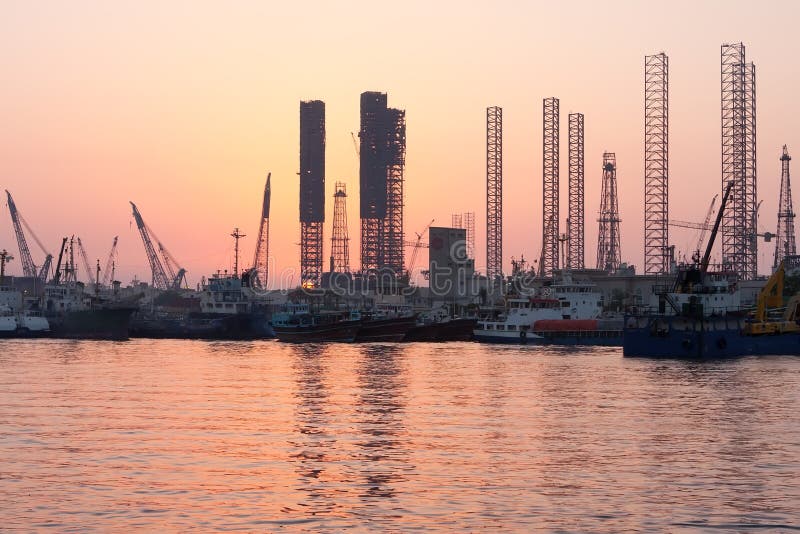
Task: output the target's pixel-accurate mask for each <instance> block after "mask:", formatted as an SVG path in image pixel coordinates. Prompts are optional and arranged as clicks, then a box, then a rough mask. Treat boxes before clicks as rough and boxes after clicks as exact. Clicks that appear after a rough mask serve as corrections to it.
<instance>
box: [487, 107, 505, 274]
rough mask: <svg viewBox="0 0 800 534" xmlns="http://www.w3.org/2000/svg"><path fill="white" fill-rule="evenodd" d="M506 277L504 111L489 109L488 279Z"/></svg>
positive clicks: (494, 108) (499, 108) (497, 108)
mask: <svg viewBox="0 0 800 534" xmlns="http://www.w3.org/2000/svg"><path fill="white" fill-rule="evenodd" d="M502 276H503V108H501V107H499V106H492V107H488V108H486V277H487V278H488V280H489V281H490V283H491V282H492V281H494V280H495V279H497V278H500V277H502Z"/></svg>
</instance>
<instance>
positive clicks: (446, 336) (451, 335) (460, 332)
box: [403, 319, 478, 342]
mask: <svg viewBox="0 0 800 534" xmlns="http://www.w3.org/2000/svg"><path fill="white" fill-rule="evenodd" d="M477 322H478V321H477V319H452V320H450V321H443V322H441V323H432V324H426V325H419V326H415V327H414V328H412V329H411V330H409V331H408V332H406V335H405V337H404V338H403V341H428V342H440V341H470V340H472V331H473V330H475V325H476V324H477Z"/></svg>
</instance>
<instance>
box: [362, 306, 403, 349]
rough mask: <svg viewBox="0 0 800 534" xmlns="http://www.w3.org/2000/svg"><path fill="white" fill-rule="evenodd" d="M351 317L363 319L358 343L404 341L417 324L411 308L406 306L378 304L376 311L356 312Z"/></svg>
mask: <svg viewBox="0 0 800 534" xmlns="http://www.w3.org/2000/svg"><path fill="white" fill-rule="evenodd" d="M351 316H352V317H353V318H359V317H360V319H361V326H360V327H359V329H358V333H357V334H356V338H355V341H356V343H370V342H373V343H374V342H398V341H403V339H404V338H405V336H406V334H407V333H408V331H409V330H411V329H412V328H414V326H416V324H417V319H416V317H415V316H414V312H413V311H412V309H411V306H408V305H406V304H389V303H377V304H376V305H375V309H374V310H371V311H367V312H355V313H354V314H351Z"/></svg>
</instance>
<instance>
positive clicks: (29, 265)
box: [6, 189, 53, 283]
mask: <svg viewBox="0 0 800 534" xmlns="http://www.w3.org/2000/svg"><path fill="white" fill-rule="evenodd" d="M6 195H7V196H8V211H9V213H10V214H11V223H12V224H13V225H14V234H16V237H17V245H18V246H19V255H20V258H21V260H22V273H23V274H24V275H25V276H29V277H31V278H38V279H39V281H41V282H42V283H45V282H47V275H48V274H50V264H51V263H52V261H53V255H52V254H50V253H49V252H47V249H45V248H44V245H42V242H41V241H39V238H38V237H36V234H35V233H34V232H33V230H32V229H31V227H30V226H29V225H28V223H27V221H25V219H24V218H23V217H22V214H21V213H20V212H19V210H18V209H17V205H16V204H15V203H14V199H13V198H12V197H11V193H9V191H8V189H6ZM23 226H24V227H25V229H27V230H28V233H29V234H30V235H31V237H33V240H34V241H36V244H37V245H39V248H40V249H41V250H42V252H44V255H45V260H44V263H43V264H42V267H41V269H39V270H38V271H37V269H36V265H35V264H34V263H33V257H32V256H31V251H30V249H29V248H28V241H27V239H25V232H24V231H23V230H22V227H23Z"/></svg>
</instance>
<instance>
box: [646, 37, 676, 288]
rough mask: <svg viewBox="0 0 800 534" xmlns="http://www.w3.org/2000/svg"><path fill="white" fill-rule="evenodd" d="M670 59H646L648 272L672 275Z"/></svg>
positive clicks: (659, 57) (662, 54) (658, 57)
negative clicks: (670, 273) (670, 242)
mask: <svg viewBox="0 0 800 534" xmlns="http://www.w3.org/2000/svg"><path fill="white" fill-rule="evenodd" d="M669 263H670V253H669V58H668V57H667V55H666V54H665V53H663V52H662V53H660V54H656V55H654V56H645V58H644V272H645V274H662V273H667V272H669Z"/></svg>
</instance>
